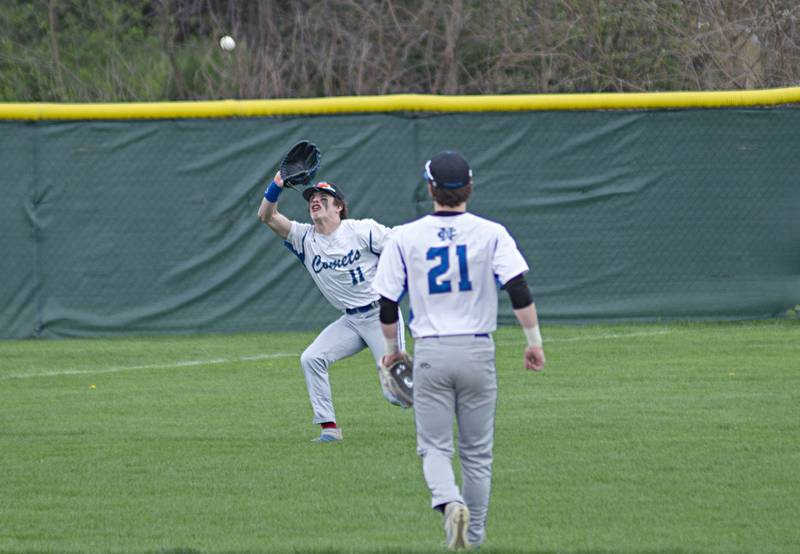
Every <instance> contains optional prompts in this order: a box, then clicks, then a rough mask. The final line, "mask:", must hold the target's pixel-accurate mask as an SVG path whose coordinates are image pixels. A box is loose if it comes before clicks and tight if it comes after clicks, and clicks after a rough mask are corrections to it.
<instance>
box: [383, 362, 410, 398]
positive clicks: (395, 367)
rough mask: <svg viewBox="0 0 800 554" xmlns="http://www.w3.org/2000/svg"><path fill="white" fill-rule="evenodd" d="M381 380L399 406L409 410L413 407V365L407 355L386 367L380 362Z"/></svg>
mask: <svg viewBox="0 0 800 554" xmlns="http://www.w3.org/2000/svg"><path fill="white" fill-rule="evenodd" d="M381 380H382V381H383V384H384V387H385V388H386V389H388V390H389V392H391V393H392V394H393V395H394V397H395V398H396V399H397V401H398V402H399V403H400V405H401V406H402V407H404V408H410V407H411V406H413V405H414V364H413V362H412V361H411V358H410V357H409V356H408V354H406V353H403V357H402V358H400V359H399V360H397V361H395V362H394V363H392V364H391V365H390V366H389V367H386V366H384V365H383V363H382V362H381Z"/></svg>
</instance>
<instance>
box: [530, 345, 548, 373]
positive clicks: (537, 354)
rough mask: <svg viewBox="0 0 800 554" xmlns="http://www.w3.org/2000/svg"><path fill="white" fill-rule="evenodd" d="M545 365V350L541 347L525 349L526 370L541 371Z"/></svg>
mask: <svg viewBox="0 0 800 554" xmlns="http://www.w3.org/2000/svg"><path fill="white" fill-rule="evenodd" d="M544 363H545V359H544V349H543V348H542V347H541V346H529V347H527V348H526V349H525V369H530V370H532V371H541V370H543V369H544Z"/></svg>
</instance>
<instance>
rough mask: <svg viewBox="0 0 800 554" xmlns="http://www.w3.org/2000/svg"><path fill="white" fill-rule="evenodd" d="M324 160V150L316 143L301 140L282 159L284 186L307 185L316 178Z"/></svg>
mask: <svg viewBox="0 0 800 554" xmlns="http://www.w3.org/2000/svg"><path fill="white" fill-rule="evenodd" d="M321 160H322V152H320V151H319V148H317V145H316V144H313V143H311V142H308V141H307V140H301V141H300V142H298V143H297V144H295V145H294V146H292V147H291V148H290V149H289V151H288V152H287V153H286V155H284V156H283V159H282V160H281V169H280V171H281V179H283V186H285V187H290V188H291V187H298V186H301V187H302V186H306V185H308V184H309V183H310V182H311V180H312V179H313V178H314V175H316V174H317V170H318V169H319V164H320V161H321Z"/></svg>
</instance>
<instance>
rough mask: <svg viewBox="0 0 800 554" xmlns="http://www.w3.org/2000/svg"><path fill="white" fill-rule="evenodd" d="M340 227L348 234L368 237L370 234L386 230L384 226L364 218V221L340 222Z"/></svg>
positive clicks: (348, 220) (346, 220)
mask: <svg viewBox="0 0 800 554" xmlns="http://www.w3.org/2000/svg"><path fill="white" fill-rule="evenodd" d="M341 225H342V227H343V228H344V229H346V230H347V232H348V233H351V234H354V235H358V236H364V237H366V236H369V235H370V233H374V232H376V231H383V230H385V229H386V226H385V225H382V224H381V223H378V222H377V221H375V220H374V219H370V218H366V219H345V220H342V223H341Z"/></svg>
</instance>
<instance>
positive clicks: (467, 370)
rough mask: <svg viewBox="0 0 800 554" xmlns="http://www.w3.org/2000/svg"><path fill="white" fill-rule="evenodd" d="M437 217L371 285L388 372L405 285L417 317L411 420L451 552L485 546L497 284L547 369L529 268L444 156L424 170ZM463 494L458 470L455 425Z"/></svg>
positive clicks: (399, 249)
mask: <svg viewBox="0 0 800 554" xmlns="http://www.w3.org/2000/svg"><path fill="white" fill-rule="evenodd" d="M424 175H425V179H426V180H427V182H428V193H429V194H430V195H431V197H432V198H433V202H434V209H435V211H434V212H433V213H432V214H429V215H426V216H424V217H422V218H420V219H418V220H416V221H413V222H411V223H408V224H406V225H401V226H399V227H395V228H394V230H393V233H392V236H391V237H390V239H389V241H388V242H387V244H386V246H385V247H384V251H383V255H382V256H381V259H380V262H379V264H378V272H377V275H376V276H375V280H374V282H373V288H374V290H375V291H376V292H377V293H378V294H380V295H381V299H380V304H381V310H380V319H381V323H382V324H383V333H384V337H385V340H386V355H385V356H384V358H383V364H384V365H385V366H387V367H388V366H390V365H391V364H392V363H394V362H395V361H397V360H398V359H400V358H402V357H403V356H405V353H404V352H402V346H400V345H399V343H398V342H397V340H396V339H395V337H396V335H397V328H398V313H399V312H398V306H397V302H398V300H399V299H400V297H401V296H402V295H403V292H404V289H405V287H406V286H407V289H408V295H409V302H410V310H411V313H412V314H413V318H412V319H411V320H410V323H409V327H410V329H411V334H412V336H413V337H414V339H415V343H414V345H415V347H414V368H413V370H414V416H415V419H416V426H417V452H418V453H419V455H420V456H421V457H422V471H423V473H424V475H425V480H426V482H427V484H428V488H429V489H430V491H431V495H432V506H433V508H435V509H438V510H440V511H442V512H443V514H444V527H445V533H446V539H447V546H448V547H449V548H467V547H469V546H470V545H472V546H479V545H480V544H482V543H483V541H484V539H485V536H486V532H485V526H486V516H487V512H488V509H489V494H490V487H491V480H492V447H493V434H494V414H495V404H496V400H497V379H496V373H495V347H494V342H493V340H492V336H491V333H492V332H493V331H494V330H495V329H496V327H497V282H499V283H500V284H501V285H502V288H503V289H505V290H506V291H507V292H508V294H509V296H510V297H511V305H512V307H513V309H514V314H515V315H516V317H517V320H518V321H519V323H520V324H521V325H522V328H523V330H524V332H525V336H526V337H527V342H528V346H527V348H526V349H525V354H524V359H525V367H526V368H527V369H531V370H534V371H539V370H541V369H543V368H544V363H545V358H544V351H543V349H542V337H541V333H540V331H539V325H538V317H537V314H536V307H535V305H534V303H533V300H532V298H531V294H530V291H529V289H528V285H527V283H526V282H525V278H524V277H523V275H524V273H525V272H527V271H528V265H527V264H526V262H525V260H524V259H523V257H522V254H521V253H520V252H519V250H518V249H517V246H516V243H515V242H514V239H513V238H512V237H511V235H510V234H509V233H508V231H507V230H506V228H505V227H503V226H502V225H500V224H499V223H495V222H493V221H489V220H486V219H483V218H480V217H477V216H475V215H473V214H471V213H469V212H467V211H466V210H467V206H466V202H467V199H468V198H469V196H470V193H471V192H472V171H471V170H470V167H469V164H468V163H467V161H466V160H465V159H464V158H463V157H462V156H461V155H460V154H458V153H456V152H451V151H445V152H442V153H440V154H438V155H436V156H435V157H433V158H432V159H431V160H430V161H428V162H427V163H426V164H425V174H424ZM454 419H455V420H456V421H457V423H458V446H459V448H458V451H459V457H460V460H461V469H462V475H463V486H462V489H461V491H459V488H458V486H457V485H456V482H455V477H454V474H453V467H452V456H453V420H454Z"/></svg>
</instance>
